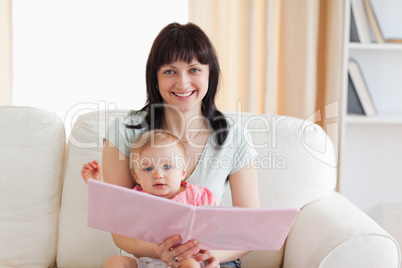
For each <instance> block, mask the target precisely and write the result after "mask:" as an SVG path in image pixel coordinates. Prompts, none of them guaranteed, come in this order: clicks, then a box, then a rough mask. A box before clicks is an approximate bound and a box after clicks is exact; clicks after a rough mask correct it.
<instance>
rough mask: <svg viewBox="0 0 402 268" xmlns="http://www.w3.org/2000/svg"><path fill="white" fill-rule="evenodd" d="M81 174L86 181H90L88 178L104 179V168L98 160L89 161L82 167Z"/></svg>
mask: <svg viewBox="0 0 402 268" xmlns="http://www.w3.org/2000/svg"><path fill="white" fill-rule="evenodd" d="M81 176H82V178H83V179H84V181H85V183H87V182H88V179H94V180H97V181H101V180H102V168H101V166H100V165H99V163H98V161H96V160H94V161H92V162H88V163H87V164H84V165H83V167H82V169H81Z"/></svg>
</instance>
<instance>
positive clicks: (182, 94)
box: [173, 90, 196, 98]
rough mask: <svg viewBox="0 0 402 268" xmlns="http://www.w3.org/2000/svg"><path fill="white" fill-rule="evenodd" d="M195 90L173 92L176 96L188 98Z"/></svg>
mask: <svg viewBox="0 0 402 268" xmlns="http://www.w3.org/2000/svg"><path fill="white" fill-rule="evenodd" d="M195 91H196V90H193V91H187V92H180V93H179V92H173V94H174V95H175V96H177V97H179V98H187V97H190V96H192V95H193V94H194V92H195Z"/></svg>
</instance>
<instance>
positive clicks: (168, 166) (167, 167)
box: [163, 165, 172, 170]
mask: <svg viewBox="0 0 402 268" xmlns="http://www.w3.org/2000/svg"><path fill="white" fill-rule="evenodd" d="M163 168H164V169H166V170H169V169H171V168H172V166H171V165H165V166H164V167H163Z"/></svg>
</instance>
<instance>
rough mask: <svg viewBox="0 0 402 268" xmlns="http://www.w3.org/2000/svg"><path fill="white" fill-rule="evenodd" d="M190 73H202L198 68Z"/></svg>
mask: <svg viewBox="0 0 402 268" xmlns="http://www.w3.org/2000/svg"><path fill="white" fill-rule="evenodd" d="M190 72H192V73H198V72H201V70H200V69H198V68H193V69H191V71H190Z"/></svg>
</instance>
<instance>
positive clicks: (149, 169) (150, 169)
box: [144, 167, 152, 171]
mask: <svg viewBox="0 0 402 268" xmlns="http://www.w3.org/2000/svg"><path fill="white" fill-rule="evenodd" d="M144 170H145V171H152V168H151V167H146V168H144Z"/></svg>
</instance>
